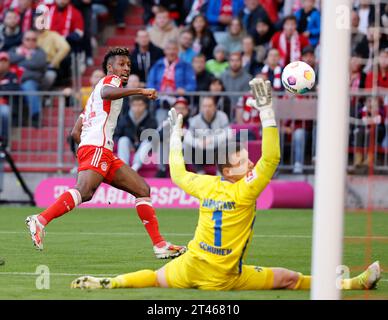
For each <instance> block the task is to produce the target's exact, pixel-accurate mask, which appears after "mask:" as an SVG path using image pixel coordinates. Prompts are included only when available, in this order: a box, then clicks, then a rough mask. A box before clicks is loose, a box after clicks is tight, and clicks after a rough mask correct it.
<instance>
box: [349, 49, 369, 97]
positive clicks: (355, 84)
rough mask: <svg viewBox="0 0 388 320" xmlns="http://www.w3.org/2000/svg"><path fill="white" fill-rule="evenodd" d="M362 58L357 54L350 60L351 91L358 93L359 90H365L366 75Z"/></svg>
mask: <svg viewBox="0 0 388 320" xmlns="http://www.w3.org/2000/svg"><path fill="white" fill-rule="evenodd" d="M363 65H364V64H363V62H362V57H361V56H358V55H356V54H354V55H352V57H351V59H350V68H349V70H350V91H351V92H358V91H359V89H363V88H365V80H366V74H365V72H363V70H362V67H363Z"/></svg>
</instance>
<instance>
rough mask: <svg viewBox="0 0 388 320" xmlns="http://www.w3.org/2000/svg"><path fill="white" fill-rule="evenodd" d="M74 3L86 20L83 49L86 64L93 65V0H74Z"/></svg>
mask: <svg viewBox="0 0 388 320" xmlns="http://www.w3.org/2000/svg"><path fill="white" fill-rule="evenodd" d="M72 3H73V5H74V6H75V7H76V8H77V9H78V10H79V11H80V12H81V14H82V18H83V20H84V34H83V37H82V44H81V46H82V51H84V52H85V58H86V65H88V66H92V65H93V64H94V61H93V52H92V27H93V25H92V14H93V13H92V0H72Z"/></svg>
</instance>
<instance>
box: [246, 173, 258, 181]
mask: <svg viewBox="0 0 388 320" xmlns="http://www.w3.org/2000/svg"><path fill="white" fill-rule="evenodd" d="M256 178H257V175H256V171H255V170H251V171H249V172H248V173H247V175H246V177H245V181H246V182H247V183H250V182H252V181H253V180H255V179H256Z"/></svg>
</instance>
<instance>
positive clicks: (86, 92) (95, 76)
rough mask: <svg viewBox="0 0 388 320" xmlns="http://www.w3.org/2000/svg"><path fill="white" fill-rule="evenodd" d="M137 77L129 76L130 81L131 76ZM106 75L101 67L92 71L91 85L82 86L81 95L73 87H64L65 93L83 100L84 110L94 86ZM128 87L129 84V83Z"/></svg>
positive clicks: (82, 106)
mask: <svg viewBox="0 0 388 320" xmlns="http://www.w3.org/2000/svg"><path fill="white" fill-rule="evenodd" d="M133 76H135V77H137V76H136V75H130V76H129V78H128V83H129V81H130V79H131V77H133ZM104 77H105V74H104V72H103V71H102V70H101V69H96V70H94V71H93V72H92V74H91V76H90V78H89V84H90V85H89V86H84V87H82V88H81V93H80V96H78V95H77V93H76V92H74V91H73V89H72V88H70V87H69V88H65V89H63V94H64V95H65V96H67V97H69V96H71V95H75V97H76V98H77V99H78V100H79V101H80V102H81V108H82V110H83V109H84V108H85V107H86V104H87V102H88V99H89V97H90V95H91V94H92V92H93V90H94V87H95V86H96V85H97V83H98V82H99V81H100V80H101V79H102V78H104ZM127 87H128V84H127ZM139 87H140V86H136V88H139Z"/></svg>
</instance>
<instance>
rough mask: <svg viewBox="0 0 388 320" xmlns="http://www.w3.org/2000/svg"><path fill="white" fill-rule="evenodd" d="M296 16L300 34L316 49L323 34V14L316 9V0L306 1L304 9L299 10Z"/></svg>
mask: <svg viewBox="0 0 388 320" xmlns="http://www.w3.org/2000/svg"><path fill="white" fill-rule="evenodd" d="M295 16H296V19H297V20H298V32H299V33H301V34H303V35H304V36H305V37H306V38H307V39H309V42H310V44H311V45H312V46H313V47H316V46H317V45H318V42H319V37H320V34H321V13H320V12H319V11H318V9H316V8H315V0H304V1H303V8H302V9H300V10H298V11H297V12H296V13H295Z"/></svg>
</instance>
